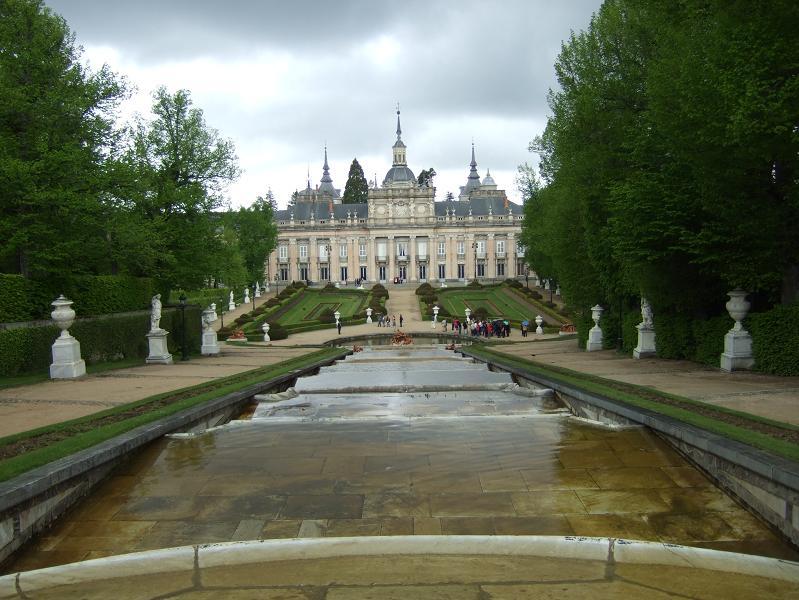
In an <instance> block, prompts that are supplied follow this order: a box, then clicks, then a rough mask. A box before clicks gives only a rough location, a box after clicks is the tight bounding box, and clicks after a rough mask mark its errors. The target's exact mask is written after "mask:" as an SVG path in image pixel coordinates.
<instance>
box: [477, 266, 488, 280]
mask: <svg viewBox="0 0 799 600" xmlns="http://www.w3.org/2000/svg"><path fill="white" fill-rule="evenodd" d="M477 276H478V277H485V276H486V266H485V263H477Z"/></svg>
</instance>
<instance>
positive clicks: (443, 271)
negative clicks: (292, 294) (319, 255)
mask: <svg viewBox="0 0 799 600" xmlns="http://www.w3.org/2000/svg"><path fill="white" fill-rule="evenodd" d="M279 273H280V280H281V281H288V279H289V270H288V267H280V269H279ZM387 273H388V269H387V267H385V266H383V265H381V266H379V267H378V268H377V278H378V280H380V281H385V280H386V274H387ZM457 273H458V275H457V277H458V279H466V265H465V264H463V263H459V264H458V266H457ZM330 274H331V272H330V269H329V268H328V267H327V266H322V267H320V268H319V279H320V280H321V281H329V280H330ZM339 275H340V281H349V269H348V267H346V266H342V267H340V268H339ZM358 276H359V277H360V278H361V279H364V280H367V279H368V270H367V267H364V266H362V267H360V269H359V270H358ZM417 276H418V278H419V279H420V280H426V279H427V265H424V264H422V265H418V268H417ZM476 276H477V277H485V276H486V266H485V264H484V263H478V264H477V273H476ZM504 276H505V263H504V262H502V261H498V262H497V264H496V277H504ZM397 277H398V278H400V279H407V278H408V267H405V266H400V267H398V268H397ZM299 278H300V279H301V280H303V281H306V280H310V279H311V271H310V267H306V266H303V267H300V269H299ZM438 278H439V279H446V278H447V267H446V265H443V264H441V265H438Z"/></svg>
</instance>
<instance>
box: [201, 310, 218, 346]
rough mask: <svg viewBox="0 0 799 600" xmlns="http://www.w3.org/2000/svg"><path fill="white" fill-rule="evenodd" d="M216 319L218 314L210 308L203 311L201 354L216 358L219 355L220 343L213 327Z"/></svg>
mask: <svg viewBox="0 0 799 600" xmlns="http://www.w3.org/2000/svg"><path fill="white" fill-rule="evenodd" d="M215 317H216V314H215V313H214V311H213V310H211V309H210V308H206V309H205V310H204V311H203V314H202V324H203V343H202V345H201V346H200V353H201V354H203V355H205V356H215V355H217V354H219V342H218V340H217V336H216V331H214V328H213V327H212V326H211V323H213V322H214V320H215Z"/></svg>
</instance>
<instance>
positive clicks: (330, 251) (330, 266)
mask: <svg viewBox="0 0 799 600" xmlns="http://www.w3.org/2000/svg"><path fill="white" fill-rule="evenodd" d="M325 251H326V252H327V282H328V283H330V271H332V270H333V259H332V258H331V256H332V254H333V246H331V245H330V244H328V245H327V246H325Z"/></svg>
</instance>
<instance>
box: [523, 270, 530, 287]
mask: <svg viewBox="0 0 799 600" xmlns="http://www.w3.org/2000/svg"><path fill="white" fill-rule="evenodd" d="M524 283H525V285H526V286H527V289H528V290H529V289H530V267H526V268H525V269H524Z"/></svg>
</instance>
